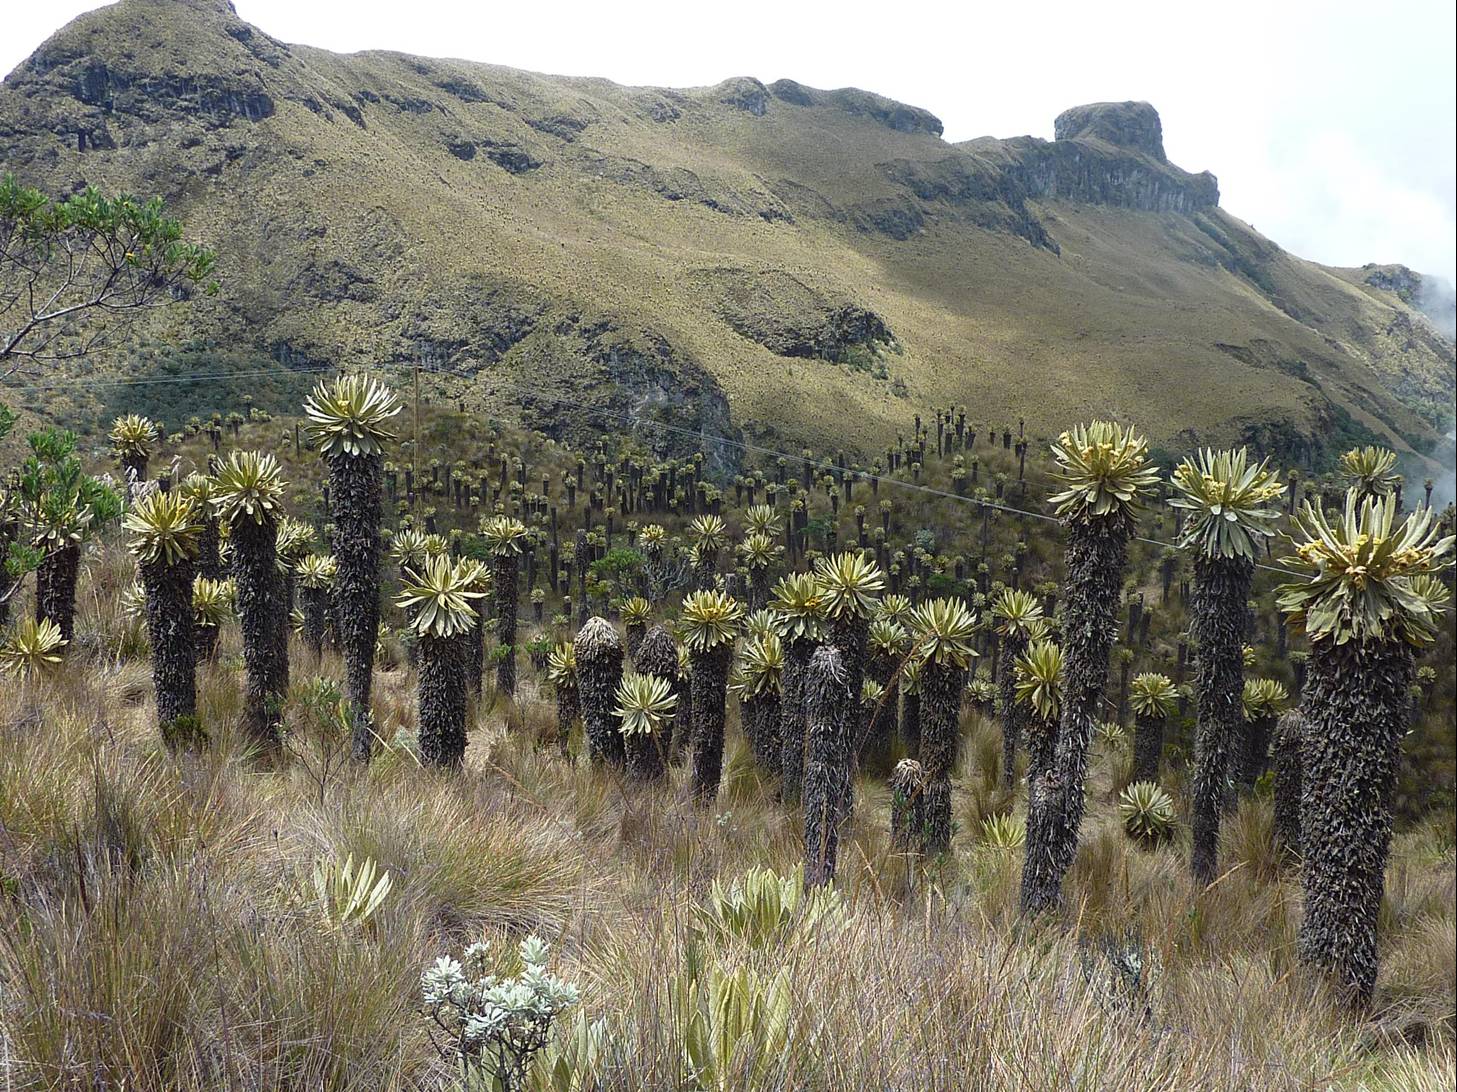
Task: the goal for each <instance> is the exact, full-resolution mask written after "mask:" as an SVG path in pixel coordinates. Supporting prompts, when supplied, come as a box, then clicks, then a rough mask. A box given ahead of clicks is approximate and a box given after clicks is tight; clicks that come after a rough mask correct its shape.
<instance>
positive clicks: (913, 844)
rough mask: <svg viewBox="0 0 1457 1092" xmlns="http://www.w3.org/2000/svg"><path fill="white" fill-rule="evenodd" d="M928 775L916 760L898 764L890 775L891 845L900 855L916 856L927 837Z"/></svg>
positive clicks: (907, 760) (905, 759)
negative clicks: (925, 831)
mask: <svg viewBox="0 0 1457 1092" xmlns="http://www.w3.org/2000/svg"><path fill="white" fill-rule="evenodd" d="M925 789H926V774H925V771H924V770H923V769H922V768H921V764H920V763H919V762H917V761H916V760H915V759H913V758H903V759H901V760H900V761H899V762H897V763H896V766H895V770H894V771H893V772H892V773H891V775H890V844H891V845H892V846H893V847H894V848H895V849H896V851H897V852H899V853H914V852H915V851H916V850H917V849H918V848H919V847H920V844H921V839H922V837H923V836H924V830H925V823H926V818H925V816H926V811H925V800H926V798H925Z"/></svg>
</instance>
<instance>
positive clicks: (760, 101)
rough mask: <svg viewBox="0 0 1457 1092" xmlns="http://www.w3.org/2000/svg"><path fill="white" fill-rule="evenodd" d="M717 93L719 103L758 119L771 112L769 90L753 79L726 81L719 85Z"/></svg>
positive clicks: (743, 78)
mask: <svg viewBox="0 0 1457 1092" xmlns="http://www.w3.org/2000/svg"><path fill="white" fill-rule="evenodd" d="M717 91H718V101H719V102H721V103H723V104H724V105H725V106H732V107H734V108H735V109H738V110H743V111H744V112H746V113H749V114H753V115H754V116H755V117H756V118H761V117H763V116H764V115H765V114H766V113H768V111H769V92H768V90H767V89H766V88H765V87H764V85H763V84H762V83H760V82H759V81H758V80H756V79H752V78H751V77H748V76H740V77H739V78H737V79H732V80H725V81H724V82H723V83H721V84H719V85H718V88H717Z"/></svg>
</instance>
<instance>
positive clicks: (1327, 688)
mask: <svg viewBox="0 0 1457 1092" xmlns="http://www.w3.org/2000/svg"><path fill="white" fill-rule="evenodd" d="M1414 670H1415V668H1414V661H1413V655H1412V651H1411V647H1410V646H1409V645H1407V644H1405V643H1403V642H1400V641H1370V642H1367V643H1365V644H1360V643H1358V642H1356V641H1354V640H1353V641H1351V642H1349V643H1347V644H1345V645H1336V644H1334V643H1332V642H1330V641H1328V640H1327V641H1317V642H1314V644H1313V647H1312V649H1311V656H1310V672H1309V674H1308V675H1307V676H1306V683H1305V696H1304V701H1303V703H1302V707H1301V711H1302V713H1303V714H1304V717H1305V725H1304V731H1303V732H1302V733H1301V744H1302V745H1301V756H1302V758H1303V771H1302V774H1303V785H1302V792H1301V807H1300V820H1301V822H1300V839H1301V850H1302V852H1303V854H1304V866H1303V869H1302V872H1301V881H1302V883H1303V885H1304V888H1305V918H1304V920H1303V921H1302V922H1301V924H1300V938H1299V952H1300V958H1301V960H1302V961H1303V962H1304V963H1306V964H1307V965H1309V966H1311V967H1314V968H1316V969H1318V970H1320V971H1322V972H1323V973H1324V974H1326V975H1327V976H1328V977H1329V978H1330V979H1331V980H1332V981H1333V982H1334V983H1335V985H1336V986H1337V988H1339V989H1340V990H1342V991H1343V992H1344V993H1345V995H1346V997H1347V999H1348V1000H1349V1001H1350V1002H1351V1003H1352V1004H1353V1005H1356V1006H1358V1007H1364V1006H1365V1005H1368V1004H1369V1003H1370V1001H1371V994H1372V991H1373V989H1374V988H1375V985H1376V956H1377V952H1376V920H1377V916H1378V913H1379V911H1380V909H1381V896H1382V891H1383V884H1384V879H1385V874H1386V858H1387V854H1388V852H1389V850H1390V848H1391V822H1392V797H1393V795H1394V793H1395V791H1396V772H1397V765H1398V763H1399V761H1400V758H1401V738H1402V736H1403V734H1404V733H1405V732H1406V728H1407V722H1408V719H1409V714H1410V708H1411V707H1410V704H1409V703H1410V699H1409V698H1408V696H1407V690H1408V688H1409V687H1410V686H1411V683H1412V678H1413V675H1414ZM1448 954H1449V955H1450V953H1448Z"/></svg>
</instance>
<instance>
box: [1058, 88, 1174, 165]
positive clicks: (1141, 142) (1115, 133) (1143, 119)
mask: <svg viewBox="0 0 1457 1092" xmlns="http://www.w3.org/2000/svg"><path fill="white" fill-rule="evenodd" d="M1052 132H1053V139H1055V140H1059V141H1063V140H1079V139H1083V138H1088V137H1091V138H1093V139H1095V140H1102V141H1106V142H1107V143H1109V144H1112V145H1113V146H1114V147H1118V148H1127V149H1129V150H1130V151H1135V152H1142V153H1143V154H1144V155H1147V156H1152V157H1153V158H1154V159H1157V160H1158V161H1159V162H1160V163H1167V162H1168V159H1167V158H1166V157H1165V156H1164V130H1163V125H1162V124H1161V123H1160V122H1159V114H1158V111H1157V110H1155V109H1154V108H1153V107H1152V106H1150V105H1149V104H1148V103H1146V102H1095V103H1090V104H1089V105H1087V106H1074V107H1071V108H1070V109H1067V110H1064V111H1063V112H1062V113H1061V114H1058V115H1057V119H1056V120H1055V121H1054V122H1053V123H1052Z"/></svg>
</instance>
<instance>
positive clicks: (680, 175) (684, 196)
mask: <svg viewBox="0 0 1457 1092" xmlns="http://www.w3.org/2000/svg"><path fill="white" fill-rule="evenodd" d="M575 165H576V166H577V168H578V169H580V170H583V171H586V172H588V173H590V174H594V175H597V176H598V177H600V178H604V179H606V180H608V181H609V182H615V183H617V184H619V185H622V186H629V187H633V188H636V189H641V190H645V191H647V192H648V193H651V194H653V195H654V196H656V197H660V198H662V199H663V200H664V201H686V202H691V203H693V204H696V205H702V206H703V207H704V208H707V209H712V210H713V211H714V212H717V213H722V214H723V215H724V216H757V217H759V219H761V220H767V221H769V222H771V223H772V222H773V221H776V220H783V221H793V219H794V217H793V216H792V215H791V213H790V211H789V210H788V209H787V208H786V207H785V205H784V203H783V202H782V201H781V200H780V199H779V198H778V197H777V196H776V195H775V194H773V193H771V192H768V191H766V190H761V189H758V188H747V189H745V188H740V187H739V186H735V185H732V184H730V183H728V182H726V181H724V180H723V179H719V178H711V177H710V178H704V177H702V176H700V175H698V174H696V173H695V172H693V171H690V170H688V169H687V168H686V167H668V168H661V167H654V166H651V165H649V164H647V163H642V162H639V161H638V160H636V159H629V158H627V157H626V156H597V155H594V156H589V157H587V158H585V159H580V160H577V161H576V163H575Z"/></svg>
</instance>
